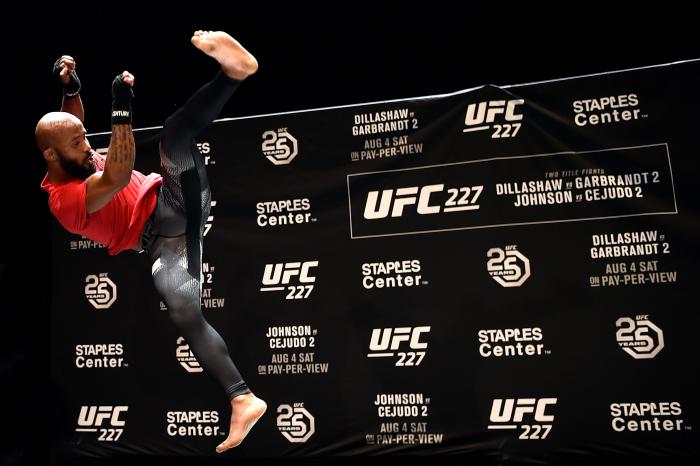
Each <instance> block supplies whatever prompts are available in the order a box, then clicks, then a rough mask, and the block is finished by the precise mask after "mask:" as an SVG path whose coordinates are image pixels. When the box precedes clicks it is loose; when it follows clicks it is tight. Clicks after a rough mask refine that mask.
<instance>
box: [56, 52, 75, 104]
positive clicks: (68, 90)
mask: <svg viewBox="0 0 700 466" xmlns="http://www.w3.org/2000/svg"><path fill="white" fill-rule="evenodd" d="M60 63H61V59H60V58H59V59H58V60H56V63H54V64H53V75H54V76H56V79H58V82H60V83H61V85H62V86H63V95H64V96H66V97H75V96H76V95H78V93H79V92H80V79H78V73H76V72H75V70H73V71H71V72H70V74H69V75H68V77H69V80H68V84H63V81H61V69H62V68H61V65H60Z"/></svg>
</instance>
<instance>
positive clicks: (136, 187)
mask: <svg viewBox="0 0 700 466" xmlns="http://www.w3.org/2000/svg"><path fill="white" fill-rule="evenodd" d="M93 160H94V161H95V165H96V166H97V170H98V171H99V170H104V163H105V158H104V157H103V156H101V155H99V154H96V153H95V154H94V155H93ZM48 176H49V175H48V173H47V174H46V176H44V180H43V181H42V182H41V187H42V188H44V190H46V191H47V192H48V193H49V207H50V208H51V213H53V214H54V216H55V217H56V219H58V221H59V222H60V223H61V225H63V227H64V228H65V229H66V230H68V231H70V232H71V233H76V234H79V235H83V236H85V237H87V238H90V239H91V240H93V241H97V242H98V243H101V244H104V245H105V246H107V252H109V254H110V255H112V256H113V255H115V254H118V253H120V252H122V251H125V250H127V249H132V248H134V247H135V246H137V244H136V243H138V240H139V237H140V236H141V232H142V231H143V227H144V225H145V224H146V220H148V217H149V216H150V215H151V213H152V212H153V209H154V208H155V206H156V202H157V195H158V192H157V189H156V188H157V187H158V186H160V185H161V184H162V183H163V178H162V177H161V176H160V175H159V174H157V173H151V174H150V175H148V176H146V175H144V174H143V173H140V172H138V171H136V170H133V171H132V172H131V181H130V182H129V184H128V185H127V186H126V187H125V188H124V189H122V190H121V191H119V192H118V193H117V194H115V195H114V197H113V198H112V200H111V201H109V202H108V203H107V204H106V205H105V206H104V207H102V208H101V209H100V210H98V211H96V212H93V213H91V214H88V213H87V203H86V199H85V195H86V186H87V185H86V183H85V181H83V180H80V179H74V180H70V181H67V182H64V183H57V184H54V183H51V182H50V181H49V180H48Z"/></svg>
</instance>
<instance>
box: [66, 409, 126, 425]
mask: <svg viewBox="0 0 700 466" xmlns="http://www.w3.org/2000/svg"><path fill="white" fill-rule="evenodd" d="M128 410H129V407H128V406H82V407H81V408H80V415H79V416H78V425H79V426H81V427H100V426H102V423H103V422H104V421H106V420H107V419H109V425H110V426H113V427H122V426H124V425H125V424H126V423H125V421H121V420H119V415H120V414H121V413H125V412H127V411H128Z"/></svg>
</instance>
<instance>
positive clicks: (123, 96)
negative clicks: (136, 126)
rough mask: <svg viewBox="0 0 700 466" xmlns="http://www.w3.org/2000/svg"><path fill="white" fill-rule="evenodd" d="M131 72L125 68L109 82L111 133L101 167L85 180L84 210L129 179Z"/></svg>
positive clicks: (101, 204) (103, 201)
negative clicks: (110, 83)
mask: <svg viewBox="0 0 700 466" xmlns="http://www.w3.org/2000/svg"><path fill="white" fill-rule="evenodd" d="M133 85H134V76H133V75H131V74H130V73H128V72H127V71H125V72H124V73H122V74H121V75H119V76H117V77H116V78H115V80H114V82H113V84H112V98H113V100H112V136H111V138H110V141H109V149H108V151H107V159H106V160H105V165H104V170H103V171H102V172H101V173H100V172H97V173H95V174H94V175H92V176H90V177H89V178H88V179H87V180H86V185H87V193H86V203H87V212H88V214H91V213H93V212H95V211H97V210H99V209H101V208H102V207H104V206H105V205H106V204H107V203H109V201H111V200H112V198H113V197H114V195H115V194H117V193H118V192H119V191H121V190H122V189H123V188H124V187H126V186H127V185H128V184H129V182H130V181H131V172H132V171H133V169H134V160H135V159H136V144H135V142H134V134H133V132H132V129H131V99H132V98H133V91H132V90H131V87H132V86H133Z"/></svg>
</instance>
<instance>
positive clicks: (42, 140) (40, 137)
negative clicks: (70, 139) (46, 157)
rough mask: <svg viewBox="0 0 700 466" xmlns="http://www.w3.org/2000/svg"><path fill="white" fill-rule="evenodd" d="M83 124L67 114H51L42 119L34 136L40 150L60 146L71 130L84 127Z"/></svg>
mask: <svg viewBox="0 0 700 466" xmlns="http://www.w3.org/2000/svg"><path fill="white" fill-rule="evenodd" d="M82 126H83V124H82V123H81V121H80V120H79V119H78V118H77V117H76V116H75V115H72V114H70V113H67V112H50V113H47V114H46V115H44V116H43V117H41V119H40V120H39V123H37V124H36V130H35V131H34V135H35V136H36V143H37V145H38V146H39V150H40V151H42V152H44V151H45V150H46V149H48V148H53V147H56V146H60V145H62V144H63V143H64V140H65V138H66V137H67V135H68V134H69V133H70V131H71V130H75V129H76V128H80V127H82Z"/></svg>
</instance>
